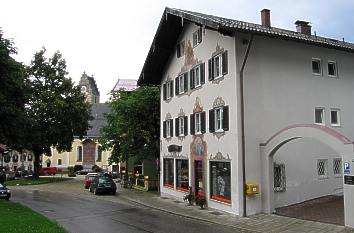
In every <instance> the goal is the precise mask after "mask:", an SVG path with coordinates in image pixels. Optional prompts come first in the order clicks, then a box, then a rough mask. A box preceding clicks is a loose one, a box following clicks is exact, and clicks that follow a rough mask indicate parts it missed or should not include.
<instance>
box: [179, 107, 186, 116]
mask: <svg viewBox="0 0 354 233" xmlns="http://www.w3.org/2000/svg"><path fill="white" fill-rule="evenodd" d="M185 115H186V113H185V112H184V111H183V108H180V110H179V113H178V117H184V116H185Z"/></svg>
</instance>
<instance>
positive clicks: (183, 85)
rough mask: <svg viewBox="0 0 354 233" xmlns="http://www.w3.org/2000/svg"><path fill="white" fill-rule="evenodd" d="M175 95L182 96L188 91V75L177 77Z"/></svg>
mask: <svg viewBox="0 0 354 233" xmlns="http://www.w3.org/2000/svg"><path fill="white" fill-rule="evenodd" d="M175 84H176V95H180V94H183V93H185V92H187V91H188V73H184V74H182V75H180V76H178V77H177V78H176V80H175Z"/></svg>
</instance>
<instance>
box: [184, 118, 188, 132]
mask: <svg viewBox="0 0 354 233" xmlns="http://www.w3.org/2000/svg"><path fill="white" fill-rule="evenodd" d="M183 118H184V135H185V136H187V135H188V117H187V116H185V117H183Z"/></svg>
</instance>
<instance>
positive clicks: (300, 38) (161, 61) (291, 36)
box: [138, 7, 354, 85]
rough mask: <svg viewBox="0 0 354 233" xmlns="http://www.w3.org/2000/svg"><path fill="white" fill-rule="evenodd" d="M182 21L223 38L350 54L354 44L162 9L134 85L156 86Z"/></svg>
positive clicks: (171, 9) (221, 18)
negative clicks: (238, 35) (254, 38)
mask: <svg viewBox="0 0 354 233" xmlns="http://www.w3.org/2000/svg"><path fill="white" fill-rule="evenodd" d="M184 20H186V21H189V22H192V23H196V24H199V25H202V26H205V27H206V28H209V29H212V30H216V31H219V32H220V33H223V34H229V35H232V33H234V32H246V33H253V34H256V35H262V36H267V37H274V38H279V39H283V40H292V41H297V42H300V43H306V44H311V45H315V46H321V47H326V48H331V49H337V50H341V51H347V52H351V53H354V44H352V43H348V42H344V41H339V40H334V39H330V38H325V37H320V36H316V35H304V34H301V33H298V32H295V31H290V30H286V29H281V28H276V27H265V26H262V25H259V24H255V23H248V22H244V21H239V20H234V19H227V18H223V17H218V16H213V15H207V14H202V13H198V12H192V11H187V10H180V9H174V8H168V7H166V8H165V11H164V13H163V15H162V18H161V21H160V24H159V26H158V28H157V31H156V34H155V37H154V40H153V42H152V44H151V47H150V50H149V53H148V55H147V58H146V60H145V63H144V66H143V69H142V71H141V73H140V76H139V80H138V85H160V81H161V79H162V72H163V70H164V68H165V66H166V64H167V61H168V58H169V56H170V55H171V53H173V52H174V49H175V45H176V43H177V39H178V37H179V35H180V33H181V32H182V29H183V21H184Z"/></svg>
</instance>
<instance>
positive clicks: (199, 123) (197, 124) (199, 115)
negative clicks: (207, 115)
mask: <svg viewBox="0 0 354 233" xmlns="http://www.w3.org/2000/svg"><path fill="white" fill-rule="evenodd" d="M197 119H198V121H197ZM194 122H195V124H194V133H195V134H202V113H201V112H196V113H195V114H194ZM198 128H199V130H197V129H198Z"/></svg>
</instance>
